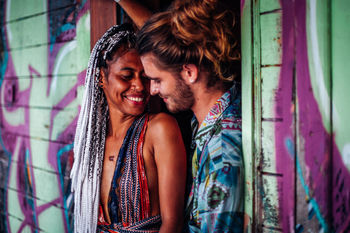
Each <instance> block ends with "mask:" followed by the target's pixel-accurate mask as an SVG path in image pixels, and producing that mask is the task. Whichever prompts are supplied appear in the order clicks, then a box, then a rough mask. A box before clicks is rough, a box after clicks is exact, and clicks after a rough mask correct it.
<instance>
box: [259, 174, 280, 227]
mask: <svg viewBox="0 0 350 233" xmlns="http://www.w3.org/2000/svg"><path fill="white" fill-rule="evenodd" d="M281 179H282V178H281V177H279V176H275V175H262V182H263V184H264V185H263V186H262V187H261V188H260V191H259V195H260V198H261V210H262V211H261V212H262V224H263V226H264V227H271V228H277V229H282V226H281V225H280V219H279V216H280V213H279V207H278V206H279V194H280V193H281V192H283V190H281V189H279V188H278V185H277V184H278V182H281Z"/></svg>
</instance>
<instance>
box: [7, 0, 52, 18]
mask: <svg viewBox="0 0 350 233" xmlns="http://www.w3.org/2000/svg"><path fill="white" fill-rule="evenodd" d="M6 4H7V6H6V8H7V10H8V11H7V14H6V15H7V18H6V21H12V20H16V19H19V18H23V17H29V16H31V15H36V14H40V13H44V12H46V9H47V2H46V1H42V0H30V1H23V0H11V1H6Z"/></svg>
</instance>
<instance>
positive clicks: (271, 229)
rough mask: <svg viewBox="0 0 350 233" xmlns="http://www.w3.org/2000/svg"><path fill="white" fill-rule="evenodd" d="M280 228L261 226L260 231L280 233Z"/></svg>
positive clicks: (263, 232)
mask: <svg viewBox="0 0 350 233" xmlns="http://www.w3.org/2000/svg"><path fill="white" fill-rule="evenodd" d="M281 232H282V230H277V229H274V228H268V227H262V233H281Z"/></svg>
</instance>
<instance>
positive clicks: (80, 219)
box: [70, 24, 135, 233]
mask: <svg viewBox="0 0 350 233" xmlns="http://www.w3.org/2000/svg"><path fill="white" fill-rule="evenodd" d="M121 47H124V48H126V49H132V48H135V34H134V32H133V28H132V26H131V25H129V24H123V25H120V26H113V27H111V28H110V29H109V30H108V31H107V32H106V33H105V34H104V35H103V36H102V37H101V38H100V39H99V40H98V42H97V43H96V44H95V46H94V48H93V50H92V52H91V55H90V60H89V64H88V68H87V73H86V78H85V91H84V95H83V100H82V104H81V109H80V113H79V118H78V122H77V128H76V133H75V140H74V164H73V167H72V171H71V175H70V177H71V179H72V192H74V217H75V219H74V232H83V233H87V232H94V233H95V232H96V226H97V217H98V216H97V215H98V204H99V190H100V176H101V171H102V162H103V155H104V147H105V139H106V133H107V123H108V121H109V111H108V105H107V100H106V97H105V95H104V93H103V90H102V88H100V86H99V79H100V72H101V71H102V70H103V72H108V67H109V66H108V64H109V63H111V62H113V59H115V54H116V52H117V50H118V48H121Z"/></svg>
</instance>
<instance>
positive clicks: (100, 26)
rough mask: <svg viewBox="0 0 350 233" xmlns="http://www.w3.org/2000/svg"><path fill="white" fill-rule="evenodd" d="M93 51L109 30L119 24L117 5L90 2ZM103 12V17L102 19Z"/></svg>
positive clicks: (97, 1)
mask: <svg viewBox="0 0 350 233" xmlns="http://www.w3.org/2000/svg"><path fill="white" fill-rule="evenodd" d="M90 6H91V8H90V21H91V35H90V41H91V49H92V48H93V47H94V45H95V43H96V42H97V41H98V39H99V38H100V37H101V36H102V35H103V34H104V33H105V32H106V31H107V29H108V28H110V27H111V26H113V25H115V24H116V23H117V5H116V3H115V2H114V1H110V0H90ZM101 12H103V17H101Z"/></svg>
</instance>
